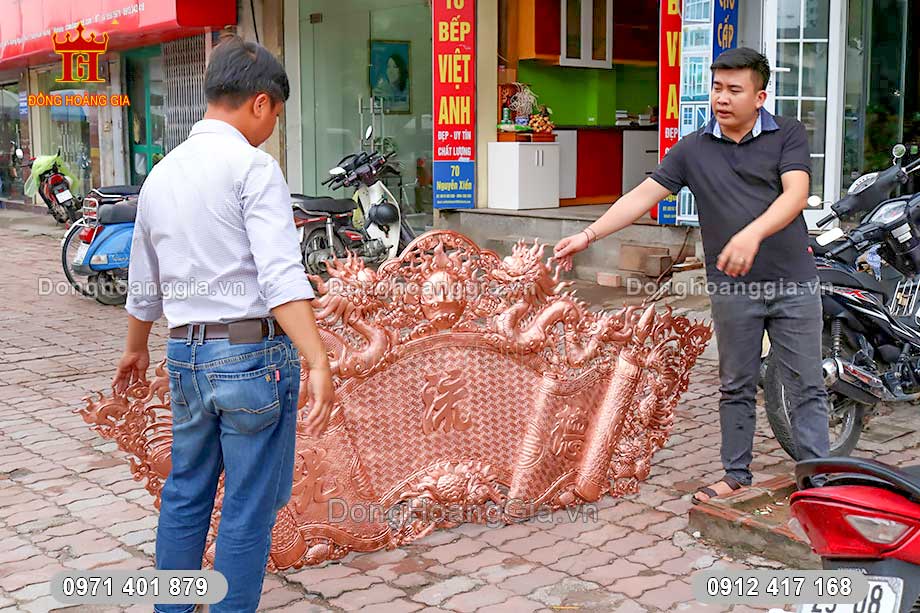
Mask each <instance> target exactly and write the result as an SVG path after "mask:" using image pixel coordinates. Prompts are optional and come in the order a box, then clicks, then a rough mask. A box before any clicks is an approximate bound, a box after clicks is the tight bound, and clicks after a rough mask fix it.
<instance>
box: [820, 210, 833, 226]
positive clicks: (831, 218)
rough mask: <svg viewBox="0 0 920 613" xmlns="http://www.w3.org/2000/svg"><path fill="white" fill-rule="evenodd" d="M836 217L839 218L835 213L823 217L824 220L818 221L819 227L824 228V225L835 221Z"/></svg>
mask: <svg viewBox="0 0 920 613" xmlns="http://www.w3.org/2000/svg"><path fill="white" fill-rule="evenodd" d="M835 217H837V216H836V215H834V214H833V213H828V214H827V215H825V216H824V217H822V218H821V219H820V220H819V221H818V225H819V226H823V225H824V224H826V223H828V222H830V221H833V219H834V218H835Z"/></svg>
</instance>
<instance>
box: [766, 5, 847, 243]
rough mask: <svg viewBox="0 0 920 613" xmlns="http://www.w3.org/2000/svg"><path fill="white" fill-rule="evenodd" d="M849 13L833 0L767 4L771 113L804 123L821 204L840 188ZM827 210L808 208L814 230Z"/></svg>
mask: <svg viewBox="0 0 920 613" xmlns="http://www.w3.org/2000/svg"><path fill="white" fill-rule="evenodd" d="M845 14H846V11H845V7H844V6H843V3H842V2H837V1H832V0H766V1H765V2H764V19H763V23H764V47H765V53H766V55H767V57H768V59H769V60H770V65H771V66H772V67H773V78H772V79H771V83H770V85H769V86H768V88H767V92H768V94H769V97H768V99H767V109H768V110H770V111H771V112H774V113H775V114H777V115H781V116H785V117H795V118H796V119H798V120H799V121H801V122H802V123H803V124H805V129H806V131H807V133H808V144H809V148H810V151H811V193H812V194H814V195H817V196H820V197H821V199H822V200H833V199H835V197H834V195H835V194H837V193H838V192H839V190H840V173H839V171H840V157H841V150H842V122H841V121H840V117H841V113H840V109H841V106H842V93H843V92H842V89H843V64H844V60H843V52H842V44H843V37H842V33H843V27H842V26H843V23H844V19H845ZM828 206H829V204H826V205H825V206H824V207H823V208H822V209H819V210H813V209H810V210H806V211H805V220H806V221H807V222H808V223H809V225H810V226H813V225H814V223H815V222H816V221H817V220H818V219H820V218H821V217H823V216H824V214H825V213H824V211H825V210H826V209H827V207H828Z"/></svg>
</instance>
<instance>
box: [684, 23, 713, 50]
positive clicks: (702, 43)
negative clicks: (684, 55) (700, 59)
mask: <svg viewBox="0 0 920 613" xmlns="http://www.w3.org/2000/svg"><path fill="white" fill-rule="evenodd" d="M711 46H712V28H711V27H709V25H705V26H689V27H686V28H684V40H683V50H684V52H686V51H690V50H700V51H705V50H707V49H709V48H710V47H711Z"/></svg>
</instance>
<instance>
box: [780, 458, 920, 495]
mask: <svg viewBox="0 0 920 613" xmlns="http://www.w3.org/2000/svg"><path fill="white" fill-rule="evenodd" d="M816 474H817V475H820V474H826V475H828V479H827V483H826V485H827V486H836V485H865V486H869V487H880V488H883V489H887V490H891V491H894V492H897V493H899V494H902V495H905V496H907V497H908V498H910V499H912V500H914V501H917V502H920V466H908V467H905V468H901V467H896V466H890V465H888V464H883V463H881V462H878V461H876V460H868V459H865V458H849V457H840V458H836V457H835V458H817V459H812V460H802V461H801V462H799V463H798V464H796V467H795V476H796V481H797V482H798V484H799V487H800V488H801V486H802V484H803V478H806V477H811V476H812V475H816Z"/></svg>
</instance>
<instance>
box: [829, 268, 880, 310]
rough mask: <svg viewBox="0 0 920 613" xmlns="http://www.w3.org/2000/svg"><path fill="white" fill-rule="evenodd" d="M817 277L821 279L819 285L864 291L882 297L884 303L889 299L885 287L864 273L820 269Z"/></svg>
mask: <svg viewBox="0 0 920 613" xmlns="http://www.w3.org/2000/svg"><path fill="white" fill-rule="evenodd" d="M818 277H819V278H820V279H821V283H831V284H833V285H840V286H842V287H852V288H854V289H864V290H866V291H869V292H873V293H875V294H880V295H881V296H884V298H885V302H888V300H889V299H890V298H891V296H889V295H888V293H887V290H886V289H885V286H884V285H882V284H881V283H880V282H879V280H878V279H876V278H875V277H874V276H872V275H870V274H868V273H865V272H845V271H842V270H834V269H826V268H822V269H819V270H818Z"/></svg>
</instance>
